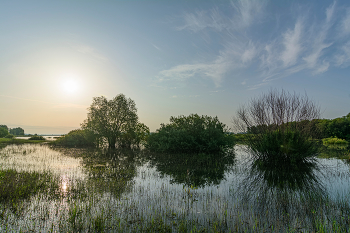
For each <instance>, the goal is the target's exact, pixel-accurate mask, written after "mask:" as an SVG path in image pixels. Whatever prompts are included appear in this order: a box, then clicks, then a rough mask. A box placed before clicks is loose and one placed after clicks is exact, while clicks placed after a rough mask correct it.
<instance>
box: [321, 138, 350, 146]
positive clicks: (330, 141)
mask: <svg viewBox="0 0 350 233" xmlns="http://www.w3.org/2000/svg"><path fill="white" fill-rule="evenodd" d="M322 142H323V144H348V142H347V141H346V140H344V139H340V138H337V137H330V138H323V139H322Z"/></svg>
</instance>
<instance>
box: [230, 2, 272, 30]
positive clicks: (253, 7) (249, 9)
mask: <svg viewBox="0 0 350 233" xmlns="http://www.w3.org/2000/svg"><path fill="white" fill-rule="evenodd" d="M231 5H232V7H233V8H234V9H235V10H236V12H235V14H234V15H235V17H234V18H233V20H232V23H233V24H234V25H238V26H239V27H248V26H250V25H251V24H252V23H253V22H254V20H255V19H256V18H258V17H259V16H260V15H261V14H262V12H264V9H263V8H264V7H265V5H266V1H261V0H250V1H249V0H238V1H235V2H233V1H232V2H231Z"/></svg>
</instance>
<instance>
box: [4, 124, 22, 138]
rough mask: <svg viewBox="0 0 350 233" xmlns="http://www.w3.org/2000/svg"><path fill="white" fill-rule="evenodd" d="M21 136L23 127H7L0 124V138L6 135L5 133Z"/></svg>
mask: <svg viewBox="0 0 350 233" xmlns="http://www.w3.org/2000/svg"><path fill="white" fill-rule="evenodd" d="M9 134H10V135H15V136H21V135H24V129H22V128H21V127H17V128H12V129H11V128H8V127H7V125H0V138H2V137H6V136H7V135H9Z"/></svg>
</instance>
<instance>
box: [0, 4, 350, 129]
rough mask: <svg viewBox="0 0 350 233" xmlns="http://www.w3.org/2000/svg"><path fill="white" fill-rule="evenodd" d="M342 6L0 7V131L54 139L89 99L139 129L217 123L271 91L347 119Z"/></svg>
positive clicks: (349, 33) (349, 31) (72, 124)
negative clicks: (118, 102) (125, 115)
mask: <svg viewBox="0 0 350 233" xmlns="http://www.w3.org/2000/svg"><path fill="white" fill-rule="evenodd" d="M349 74H350V2H349V1H323V0H317V1H287V0H285V1H281V0H271V1H263V0H255V1H253V0H233V1H224V0H215V1H205V0H186V1H185V0H176V1H175V0H167V1H165V0H164V1H160V0H153V1H150V0H149V1H147V0H143V1H141V0H140V1H136V0H130V1H117V0H116V1H103V0H102V1H92V0H88V1H82V0H74V1H71V0H60V1H58V0H56V1H53V0H52V1H36V0H32V1H27V0H23V1H17V0H13V1H1V2H0V124H5V125H7V126H8V127H10V128H14V127H22V128H23V129H24V130H25V133H32V134H33V133H38V134H65V133H68V132H69V131H70V130H73V129H77V128H79V127H80V124H81V123H82V122H83V121H84V120H85V119H86V118H87V113H88V110H87V108H88V107H89V106H90V104H91V103H92V99H93V97H97V96H105V97H107V98H108V99H112V98H113V97H115V96H117V95H118V94H121V93H122V94H124V95H125V96H126V97H127V98H131V99H132V100H134V101H135V103H136V107H137V109H138V116H139V120H140V122H142V123H144V124H146V125H147V126H148V127H149V128H150V129H151V131H155V130H156V129H158V128H159V127H160V124H161V123H168V122H169V119H170V117H171V116H180V115H189V114H191V113H197V114H199V115H208V116H218V118H219V120H220V121H222V122H223V123H225V124H226V125H227V126H228V127H232V117H233V116H234V115H235V114H236V111H237V109H238V108H239V106H241V105H243V104H246V103H248V102H249V101H250V99H251V98H254V97H256V96H259V95H261V94H262V93H266V92H268V91H269V90H271V89H275V90H281V89H284V90H286V91H289V92H291V93H293V92H295V93H300V94H301V95H304V94H307V96H308V97H309V98H310V99H311V100H313V101H314V102H315V103H317V104H318V105H319V106H320V109H321V113H322V115H321V118H327V119H333V118H337V117H341V116H344V115H346V114H348V113H349V112H350V77H349Z"/></svg>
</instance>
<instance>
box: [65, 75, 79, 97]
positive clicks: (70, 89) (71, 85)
mask: <svg viewBox="0 0 350 233" xmlns="http://www.w3.org/2000/svg"><path fill="white" fill-rule="evenodd" d="M61 82H62V89H63V91H64V92H66V93H67V94H75V93H77V92H78V91H79V89H80V84H79V82H78V77H77V76H76V75H72V74H65V75H62V77H61Z"/></svg>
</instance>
